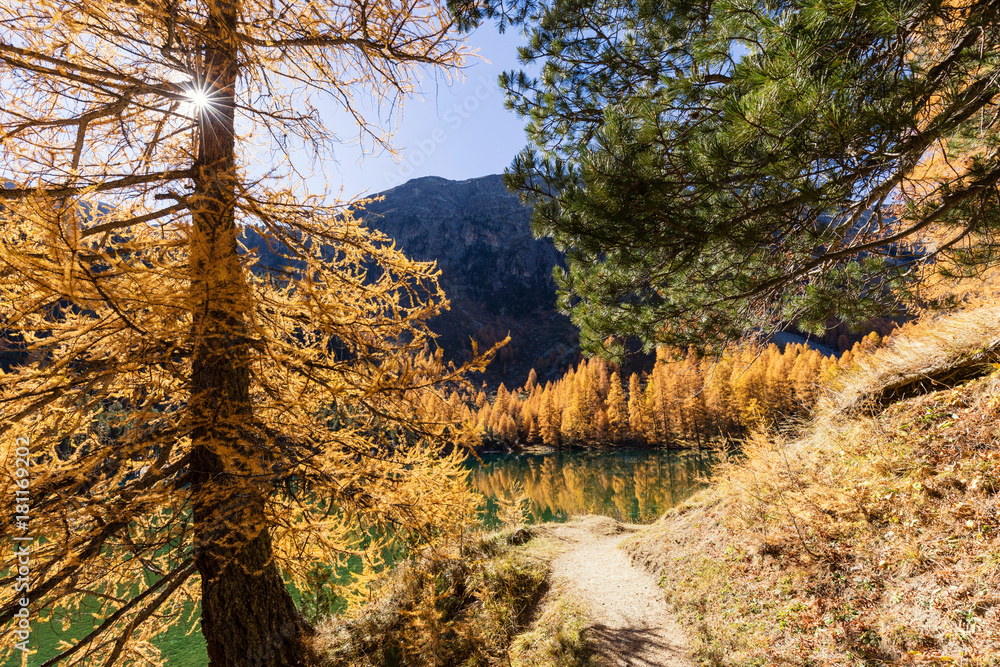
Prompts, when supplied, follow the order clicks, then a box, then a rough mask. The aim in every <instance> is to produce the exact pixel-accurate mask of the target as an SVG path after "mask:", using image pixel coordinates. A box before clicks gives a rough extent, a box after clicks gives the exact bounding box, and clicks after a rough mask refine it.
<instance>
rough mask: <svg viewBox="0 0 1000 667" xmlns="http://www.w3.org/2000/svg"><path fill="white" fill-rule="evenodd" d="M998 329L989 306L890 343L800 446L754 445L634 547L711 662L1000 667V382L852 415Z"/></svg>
mask: <svg viewBox="0 0 1000 667" xmlns="http://www.w3.org/2000/svg"><path fill="white" fill-rule="evenodd" d="M998 331H1000V310H998V309H996V308H990V309H980V310H977V311H976V312H971V313H966V314H963V315H961V316H955V317H952V318H947V319H940V320H937V321H936V322H933V323H930V324H923V325H921V326H918V327H914V328H912V329H911V330H910V331H908V332H906V333H905V334H903V335H901V336H897V337H895V340H894V342H893V345H892V346H890V347H889V348H888V349H883V350H880V351H878V352H876V353H875V354H874V355H873V356H872V357H871V358H869V359H867V360H865V361H863V362H861V363H859V364H858V366H857V368H856V370H854V371H853V372H852V373H851V374H848V375H847V376H843V377H842V378H841V379H840V381H841V382H842V385H841V388H840V392H839V393H837V394H835V395H832V396H831V397H829V398H828V400H827V402H826V404H825V405H824V406H823V407H822V408H821V410H819V416H818V418H817V419H816V421H815V422H814V423H813V424H811V425H810V426H809V427H808V428H806V429H805V431H804V434H803V435H802V436H801V437H799V438H797V439H794V440H782V439H780V438H777V437H774V436H765V435H759V436H757V437H756V438H754V439H752V440H751V441H750V442H748V443H747V445H746V447H745V450H744V452H743V455H744V457H743V458H742V459H741V460H739V461H730V462H728V463H726V464H724V465H723V466H721V468H720V469H719V470H718V471H717V473H716V476H715V484H714V486H713V487H712V488H710V489H708V490H706V491H705V492H703V493H701V494H699V495H698V496H696V498H695V500H693V501H692V502H690V503H689V504H688V505H685V506H684V507H681V508H678V509H677V510H676V511H674V512H672V513H671V516H668V517H666V518H665V519H664V520H663V521H661V522H660V523H659V524H658V525H657V526H656V527H655V528H654V530H653V531H652V532H651V533H650V534H648V535H646V536H645V537H643V538H642V539H641V540H639V541H637V542H636V543H634V544H633V545H632V551H633V555H634V556H635V557H637V558H639V559H641V560H644V561H646V562H647V564H649V565H651V566H653V567H655V568H658V569H659V570H660V571H661V572H662V576H663V585H664V588H665V589H666V591H667V594H668V597H669V598H670V599H671V601H672V603H673V604H674V606H675V608H676V609H677V610H678V612H679V613H680V615H681V616H682V620H685V621H686V622H687V623H688V624H689V625H690V626H692V627H693V628H694V630H695V634H696V636H697V640H698V641H699V646H698V652H699V655H700V657H701V658H702V659H704V660H705V661H706V662H708V663H709V664H713V665H778V664H790V665H862V664H871V665H875V664H934V663H942V664H943V663H950V664H957V665H968V666H970V667H972V666H977V667H979V666H985V665H1000V467H998V464H1000V423H998V417H1000V376H998V374H997V373H993V374H991V375H989V376H987V377H981V378H979V379H975V380H971V381H968V382H965V383H964V384H962V385H960V386H956V387H949V388H941V389H940V390H938V391H930V392H929V393H924V394H921V395H919V396H913V397H910V398H907V399H905V400H901V401H897V402H894V403H892V404H891V405H889V407H887V408H885V409H879V408H878V407H877V406H875V405H873V404H871V403H869V407H870V409H869V410H846V409H845V407H849V406H857V405H858V404H859V403H861V402H864V401H865V400H866V397H870V396H871V395H873V394H874V393H877V392H879V391H880V390H883V389H884V388H885V387H886V386H889V385H890V384H892V383H893V382H896V381H897V380H898V379H899V378H902V377H917V376H919V375H924V376H929V375H931V374H932V373H938V372H939V371H943V372H945V373H946V372H947V370H948V368H953V367H954V366H955V365H961V364H963V363H966V362H967V361H968V360H969V359H970V358H973V357H974V356H975V355H977V354H980V353H982V352H983V351H984V350H995V349H996V348H997V344H998V340H1000V338H998ZM939 377H942V376H941V375H940V374H939ZM932 387H933V385H932ZM932 387H928V386H924V387H923V389H924V390H925V391H926V390H927V389H928V388H932Z"/></svg>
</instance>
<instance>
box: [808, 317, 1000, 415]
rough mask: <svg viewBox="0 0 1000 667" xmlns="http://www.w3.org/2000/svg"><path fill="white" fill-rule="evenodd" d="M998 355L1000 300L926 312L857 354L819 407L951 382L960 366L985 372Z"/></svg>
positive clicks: (867, 401) (847, 406)
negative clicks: (873, 347)
mask: <svg viewBox="0 0 1000 667" xmlns="http://www.w3.org/2000/svg"><path fill="white" fill-rule="evenodd" d="M998 361H1000V305H997V304H994V305H990V306H981V307H977V308H970V309H968V310H966V311H963V312H959V313H953V314H950V315H942V316H938V317H927V318H926V319H924V320H922V321H920V322H918V323H916V324H911V325H907V326H906V327H904V328H902V329H900V330H898V331H897V332H895V333H894V334H893V336H892V339H891V343H890V344H889V345H886V346H885V347H882V348H879V349H877V350H875V351H874V352H872V353H871V354H869V355H867V356H861V357H859V358H858V359H856V360H855V362H854V364H853V365H852V367H851V369H850V372H848V373H845V374H843V375H841V376H840V377H838V378H837V380H836V381H835V382H834V384H835V385H836V386H835V387H829V388H828V391H827V392H826V396H825V398H824V399H821V400H820V401H819V405H818V406H817V410H818V411H819V412H824V411H825V412H831V411H837V412H850V411H852V410H854V409H857V408H862V407H866V406H872V405H877V404H879V403H881V404H882V405H883V406H884V405H885V404H887V403H888V402H891V401H892V400H893V399H899V398H903V397H905V396H907V395H908V393H907V388H912V389H913V390H914V393H925V392H927V391H933V390H936V389H943V388H947V387H949V386H951V385H952V382H951V380H953V379H962V378H963V375H962V371H963V370H965V371H969V374H968V375H966V376H965V379H970V378H971V377H972V375H976V374H978V375H982V374H983V371H987V372H988V370H989V367H990V365H991V364H994V365H995V364H996V363H997V362H998Z"/></svg>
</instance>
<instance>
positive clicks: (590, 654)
mask: <svg viewBox="0 0 1000 667" xmlns="http://www.w3.org/2000/svg"><path fill="white" fill-rule="evenodd" d="M589 626H590V621H589V619H588V618H587V614H586V612H585V611H584V610H583V607H582V606H581V604H580V602H579V601H578V600H575V599H573V598H572V597H571V596H570V595H569V594H568V593H566V592H565V591H556V590H553V591H550V592H549V593H548V594H547V595H546V597H545V598H544V599H543V600H542V603H541V605H539V613H538V617H537V618H536V619H535V621H534V622H533V623H532V626H531V629H530V630H528V631H527V632H524V633H523V634H521V635H518V637H517V638H516V639H515V640H514V642H513V643H512V644H511V649H510V667H599V666H600V665H602V664H603V663H601V662H600V661H599V658H598V656H597V652H596V648H595V645H594V643H593V641H592V640H591V638H590V636H589Z"/></svg>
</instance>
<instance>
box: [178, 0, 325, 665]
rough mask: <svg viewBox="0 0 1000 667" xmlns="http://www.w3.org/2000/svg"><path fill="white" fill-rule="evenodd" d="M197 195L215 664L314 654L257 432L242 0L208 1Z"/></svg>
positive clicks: (197, 434) (198, 481) (275, 661)
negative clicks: (240, 240) (241, 111)
mask: <svg viewBox="0 0 1000 667" xmlns="http://www.w3.org/2000/svg"><path fill="white" fill-rule="evenodd" d="M207 10H208V20H207V22H206V25H205V31H204V35H205V39H206V44H205V45H204V50H203V67H202V69H201V72H202V74H203V76H204V79H203V80H202V81H196V82H194V83H195V85H198V86H200V87H202V89H203V91H204V92H205V93H206V94H207V97H208V100H209V102H208V104H206V105H204V107H203V108H201V109H198V110H197V113H199V115H200V123H199V136H198V156H197V161H196V164H195V170H194V171H195V175H194V193H193V195H192V197H191V199H190V202H191V208H192V229H191V239H190V271H191V276H190V281H191V282H190V284H191V307H192V311H193V319H192V334H193V336H192V338H193V341H194V358H193V367H192V375H191V377H192V379H191V397H190V401H191V414H192V420H193V421H192V424H191V438H192V446H193V460H192V467H191V491H192V494H193V503H194V512H193V519H194V532H195V539H194V561H195V565H196V567H197V569H198V572H199V574H200V576H201V587H202V603H201V604H202V607H201V623H202V632H203V634H204V636H205V641H206V643H207V646H208V657H209V664H210V665H211V667H230V666H232V667H236V666H237V665H238V666H240V667H250V666H254V667H256V666H260V667H277V666H292V665H295V666H299V665H307V664H310V663H311V662H313V656H312V653H311V642H310V640H309V635H311V634H312V628H311V626H310V625H309V624H308V623H307V622H306V621H305V619H304V618H303V617H302V615H301V614H300V613H299V611H298V610H297V609H296V607H295V604H294V602H293V600H292V598H291V595H290V594H289V592H288V589H287V588H286V586H285V583H284V581H283V579H282V577H281V573H280V571H279V570H278V568H277V566H276V564H275V562H274V558H273V551H272V545H271V535H270V532H269V525H268V520H267V517H266V513H265V507H266V499H267V495H268V494H269V493H270V491H271V488H272V487H271V484H270V476H271V475H272V474H273V471H274V467H275V464H276V463H277V460H276V457H277V455H276V452H275V451H273V448H272V447H269V446H268V444H267V440H266V439H264V438H260V437H255V435H254V428H253V406H252V404H251V398H250V369H249V359H250V352H249V347H248V345H247V325H246V318H247V308H248V303H249V299H248V295H247V284H246V279H245V275H244V273H243V271H244V268H243V266H242V264H241V261H240V257H239V254H238V252H237V228H236V217H235V199H236V159H235V100H236V84H237V75H238V71H239V62H238V51H237V49H236V46H235V44H236V39H235V32H236V27H237V17H238V14H239V2H238V0H212V1H210V2H208V3H207Z"/></svg>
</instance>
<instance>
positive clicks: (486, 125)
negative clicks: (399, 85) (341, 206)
mask: <svg viewBox="0 0 1000 667" xmlns="http://www.w3.org/2000/svg"><path fill="white" fill-rule="evenodd" d="M468 38H469V44H470V46H471V47H472V48H478V49H479V54H478V55H479V57H480V58H481V59H476V58H473V59H470V61H469V65H468V66H467V67H466V68H465V70H464V74H465V80H464V81H463V82H457V83H452V84H451V85H448V82H447V81H446V80H445V79H444V77H443V76H442V75H441V74H438V75H437V77H435V76H434V75H433V74H425V75H424V78H423V80H422V81H421V83H420V90H421V92H422V95H421V97H422V98H423V99H408V100H406V101H405V102H404V104H403V113H402V116H401V117H400V118H398V125H397V132H396V135H395V139H394V141H393V143H394V145H395V146H396V147H397V148H398V149H399V150H400V158H401V162H400V163H399V164H397V163H396V162H395V161H394V160H393V158H392V157H391V156H389V155H385V154H383V155H371V154H368V155H364V154H363V152H362V150H361V148H360V147H358V146H356V145H343V146H340V147H338V149H337V151H336V158H337V160H336V163H335V164H326V165H325V167H326V172H327V175H328V178H329V179H330V181H329V182H328V183H327V186H328V187H329V189H330V190H332V191H334V192H336V191H337V190H339V189H340V186H341V185H343V188H344V190H343V195H344V197H345V198H351V197H352V195H359V194H362V193H365V192H367V194H375V193H377V192H381V191H383V190H388V189H389V188H392V187H395V186H396V185H400V184H402V183H405V182H406V181H408V180H410V179H412V178H417V177H420V176H442V177H444V178H449V179H452V180H462V179H466V178H475V177H477V176H485V175H487V174H496V173H499V172H501V171H503V170H504V168H505V167H507V166H508V165H509V164H510V162H511V160H512V159H513V158H514V155H515V154H516V153H517V152H518V151H520V150H521V148H523V147H524V145H525V134H524V122H523V121H522V120H521V119H520V118H518V117H517V116H516V115H515V114H514V113H513V112H510V111H507V110H506V109H505V108H504V106H503V99H504V96H503V92H502V91H501V90H500V89H499V87H498V86H497V77H498V76H499V74H500V72H502V71H504V70H509V69H520V65H519V64H518V62H517V50H516V49H517V46H518V45H520V44H522V43H523V41H524V38H523V37H522V36H521V33H520V31H519V30H516V29H511V30H508V31H507V32H506V33H505V34H503V35H500V34H498V33H497V32H496V30H495V28H494V27H493V26H492V25H491V24H487V25H484V26H483V27H481V28H480V29H478V30H477V31H475V32H474V33H472V34H471V35H469V37H468ZM483 59H485V60H483ZM487 61H488V62H487ZM379 115H380V117H381V118H382V119H383V120H385V119H386V118H387V117H389V116H390V112H389V110H382V111H381V112H380V114H379ZM337 178H339V179H341V182H340V183H337V182H335V180H334V179H337Z"/></svg>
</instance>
